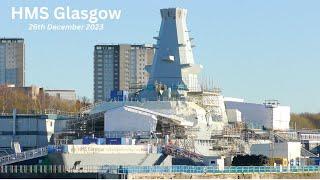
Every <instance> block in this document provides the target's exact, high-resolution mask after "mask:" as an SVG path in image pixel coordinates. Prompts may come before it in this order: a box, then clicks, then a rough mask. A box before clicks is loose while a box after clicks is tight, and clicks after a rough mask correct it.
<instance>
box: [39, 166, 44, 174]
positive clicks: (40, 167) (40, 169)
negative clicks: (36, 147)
mask: <svg viewBox="0 0 320 180" xmlns="http://www.w3.org/2000/svg"><path fill="white" fill-rule="evenodd" d="M39 171H40V173H43V172H42V165H40V166H39Z"/></svg>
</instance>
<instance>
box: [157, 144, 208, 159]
mask: <svg viewBox="0 0 320 180" xmlns="http://www.w3.org/2000/svg"><path fill="white" fill-rule="evenodd" d="M163 151H164V154H166V155H171V156H173V157H185V158H190V159H193V160H196V161H203V155H201V154H198V153H195V152H191V151H188V150H186V149H184V148H181V147H178V146H174V145H166V146H164V148H163Z"/></svg>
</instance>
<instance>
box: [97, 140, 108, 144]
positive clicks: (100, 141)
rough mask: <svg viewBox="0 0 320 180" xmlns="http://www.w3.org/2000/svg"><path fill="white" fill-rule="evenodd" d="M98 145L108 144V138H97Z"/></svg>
mask: <svg viewBox="0 0 320 180" xmlns="http://www.w3.org/2000/svg"><path fill="white" fill-rule="evenodd" d="M97 144H100V145H102V144H106V138H97Z"/></svg>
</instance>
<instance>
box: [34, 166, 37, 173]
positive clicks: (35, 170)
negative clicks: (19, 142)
mask: <svg viewBox="0 0 320 180" xmlns="http://www.w3.org/2000/svg"><path fill="white" fill-rule="evenodd" d="M33 170H34V173H38V166H37V165H34V167H33Z"/></svg>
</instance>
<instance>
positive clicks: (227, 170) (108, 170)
mask: <svg viewBox="0 0 320 180" xmlns="http://www.w3.org/2000/svg"><path fill="white" fill-rule="evenodd" d="M1 173H100V174H139V173H158V174H159V173H161V174H165V173H186V174H204V173H224V174H244V173H250V174H251V173H320V166H291V167H281V166H228V167H224V168H222V169H221V168H218V167H214V166H63V165H7V166H0V174H1Z"/></svg>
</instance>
